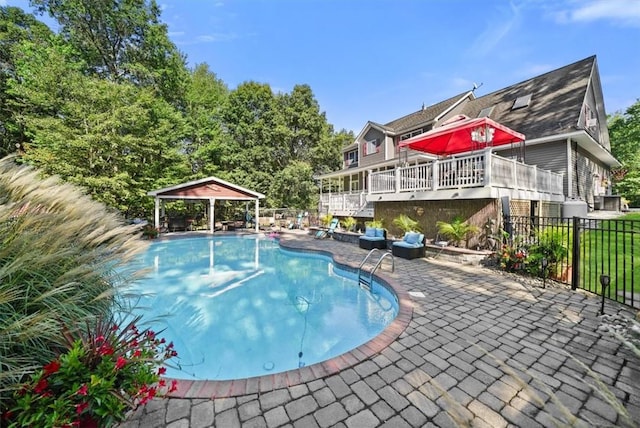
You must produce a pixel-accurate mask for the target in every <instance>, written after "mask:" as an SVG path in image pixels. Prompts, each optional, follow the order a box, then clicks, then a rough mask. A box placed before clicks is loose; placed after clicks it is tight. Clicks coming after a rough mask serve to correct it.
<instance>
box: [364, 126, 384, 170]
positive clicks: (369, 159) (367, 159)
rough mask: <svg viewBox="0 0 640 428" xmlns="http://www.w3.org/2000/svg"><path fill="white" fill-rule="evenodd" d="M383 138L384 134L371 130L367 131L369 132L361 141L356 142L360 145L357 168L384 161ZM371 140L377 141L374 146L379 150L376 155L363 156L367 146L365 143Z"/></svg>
mask: <svg viewBox="0 0 640 428" xmlns="http://www.w3.org/2000/svg"><path fill="white" fill-rule="evenodd" d="M384 138H385V136H384V134H383V133H382V132H381V131H378V130H377V129H374V128H371V129H369V131H367V133H366V134H365V135H364V137H363V138H362V140H361V141H359V142H358V143H359V144H360V161H359V162H358V165H359V166H368V165H375V164H376V163H378V162H382V161H384V160H385V156H384V155H385V153H384V147H383V144H384ZM371 140H377V143H376V144H377V145H378V149H379V150H378V152H377V153H370V154H366V155H365V146H366V144H367V141H371Z"/></svg>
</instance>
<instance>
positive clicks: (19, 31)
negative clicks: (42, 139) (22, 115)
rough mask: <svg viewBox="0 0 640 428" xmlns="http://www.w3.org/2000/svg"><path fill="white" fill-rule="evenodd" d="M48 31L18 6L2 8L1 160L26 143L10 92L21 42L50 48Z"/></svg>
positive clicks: (49, 32) (0, 64)
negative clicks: (10, 82)
mask: <svg viewBox="0 0 640 428" xmlns="http://www.w3.org/2000/svg"><path fill="white" fill-rule="evenodd" d="M52 38H53V33H52V32H51V30H49V28H48V27H47V26H46V25H45V24H43V23H41V22H39V21H38V20H36V19H35V17H34V16H33V15H31V14H27V13H25V12H24V11H23V10H22V9H20V8H17V7H8V6H6V7H5V6H2V7H0V157H3V156H5V155H7V154H9V153H13V152H14V151H16V150H17V149H19V148H20V146H21V144H22V143H23V142H24V141H26V140H27V136H26V135H25V132H24V129H23V128H22V127H21V126H20V125H19V123H18V122H17V121H16V115H17V114H18V111H19V109H18V105H17V104H16V103H15V100H14V99H13V97H12V96H11V95H10V94H9V93H8V84H9V80H11V79H15V78H16V69H15V59H16V57H17V56H19V55H21V50H20V46H21V44H22V42H25V41H30V42H32V43H34V44H45V45H48V44H49V43H50V40H51V39H52Z"/></svg>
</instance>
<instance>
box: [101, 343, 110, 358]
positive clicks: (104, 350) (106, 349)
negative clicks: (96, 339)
mask: <svg viewBox="0 0 640 428" xmlns="http://www.w3.org/2000/svg"><path fill="white" fill-rule="evenodd" d="M98 352H100V355H103V356H104V355H113V348H112V347H111V346H109V345H108V344H106V343H104V344H102V346H100V349H99V351H98Z"/></svg>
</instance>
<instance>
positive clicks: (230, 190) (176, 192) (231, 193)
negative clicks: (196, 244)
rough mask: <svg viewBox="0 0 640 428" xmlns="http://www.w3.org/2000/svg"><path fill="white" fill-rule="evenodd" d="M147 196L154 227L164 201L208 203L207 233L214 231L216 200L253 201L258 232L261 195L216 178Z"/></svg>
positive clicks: (159, 190)
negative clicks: (150, 199) (152, 200)
mask: <svg viewBox="0 0 640 428" xmlns="http://www.w3.org/2000/svg"><path fill="white" fill-rule="evenodd" d="M147 195H149V196H153V197H154V198H155V213H154V226H155V228H156V229H157V228H159V227H160V215H161V211H162V215H163V216H164V202H165V201H177V200H184V201H208V202H209V231H210V233H213V231H214V230H215V202H216V201H217V200H230V201H255V203H256V205H255V219H256V221H255V226H256V232H258V231H259V224H258V219H259V218H260V216H259V213H260V202H259V201H260V199H264V197H265V196H264V195H263V194H262V193H258V192H254V191H252V190H249V189H245V188H244V187H241V186H237V185H235V184H231V183H229V182H227V181H224V180H222V179H220V178H217V177H207V178H202V179H200V180H195V181H189V182H187V183H182V184H177V185H175V186H171V187H165V188H164V189H158V190H153V191H151V192H148V193H147Z"/></svg>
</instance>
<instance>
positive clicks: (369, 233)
mask: <svg viewBox="0 0 640 428" xmlns="http://www.w3.org/2000/svg"><path fill="white" fill-rule="evenodd" d="M364 236H368V237H369V238H373V237H375V236H376V229H375V228H373V227H367V228H366V229H365V231H364Z"/></svg>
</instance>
